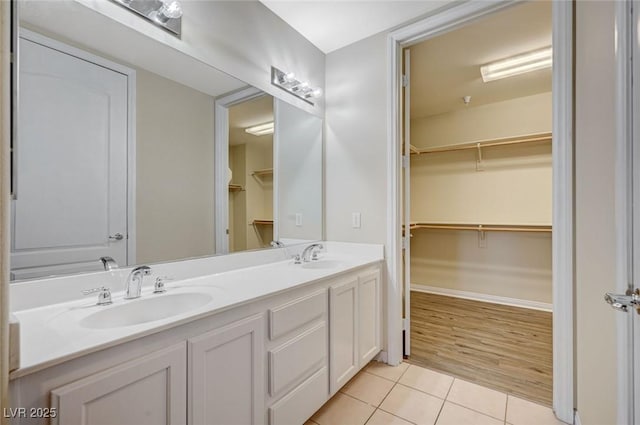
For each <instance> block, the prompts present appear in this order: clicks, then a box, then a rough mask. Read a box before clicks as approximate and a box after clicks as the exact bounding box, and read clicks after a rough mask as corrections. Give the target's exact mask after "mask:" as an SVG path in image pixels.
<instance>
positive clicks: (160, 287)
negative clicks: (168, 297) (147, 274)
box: [153, 276, 173, 294]
mask: <svg viewBox="0 0 640 425" xmlns="http://www.w3.org/2000/svg"><path fill="white" fill-rule="evenodd" d="M170 280H173V278H172V277H169V276H158V277H156V283H155V284H154V285H153V293H154V294H162V293H163V292H167V290H166V289H165V288H164V283H165V282H167V281H170Z"/></svg>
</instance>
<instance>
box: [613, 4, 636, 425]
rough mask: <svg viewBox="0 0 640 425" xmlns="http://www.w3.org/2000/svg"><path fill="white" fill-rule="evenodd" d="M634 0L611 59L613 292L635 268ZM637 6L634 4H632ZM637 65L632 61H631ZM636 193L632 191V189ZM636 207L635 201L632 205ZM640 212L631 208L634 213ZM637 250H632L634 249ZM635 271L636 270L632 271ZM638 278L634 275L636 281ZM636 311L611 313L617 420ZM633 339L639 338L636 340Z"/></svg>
mask: <svg viewBox="0 0 640 425" xmlns="http://www.w3.org/2000/svg"><path fill="white" fill-rule="evenodd" d="M634 3H635V4H636V5H637V1H633V0H624V1H619V2H616V5H615V26H616V28H617V37H616V46H615V52H616V55H615V56H616V58H615V61H616V63H615V67H616V75H615V90H616V93H615V108H616V111H615V117H616V118H615V119H616V123H615V126H616V136H615V137H616V141H615V143H616V174H615V182H616V185H615V188H616V189H615V222H616V278H615V292H617V293H620V294H624V293H625V292H626V291H627V290H628V289H631V290H633V287H634V282H633V279H634V273H633V264H634V258H633V255H632V253H633V252H634V249H633V245H634V235H633V234H632V232H636V234H637V232H638V230H639V229H638V227H637V225H638V224H639V223H638V221H637V218H636V219H635V220H634V205H633V204H634V198H635V195H636V193H637V188H634V185H633V181H634V174H635V175H636V176H637V175H638V173H640V158H638V153H639V152H638V150H639V149H637V148H636V149H634V148H635V147H637V146H638V142H639V141H640V140H638V135H637V133H638V132H637V131H636V129H637V126H638V125H640V123H639V122H636V123H634V120H633V112H634V109H635V108H637V106H638V104H637V103H636V99H638V100H640V90H639V88H638V87H637V86H634V85H633V84H632V78H633V74H634V73H635V70H634V66H633V65H632V58H633V57H634V56H635V57H636V58H638V57H640V55H639V53H640V50H639V49H638V46H637V45H636V43H635V42H634V40H635V37H634V32H635V30H636V28H634V22H633V14H632V12H631V8H632V5H633V4H634ZM636 10H637V9H636ZM636 66H637V65H636ZM634 192H636V193H634ZM635 209H638V206H637V205H636V208H635ZM638 212H639V211H636V214H638ZM636 255H637V254H636ZM636 273H637V272H636ZM637 280H638V279H637V278H636V281H637ZM635 314H636V313H635V312H633V309H632V312H630V313H628V314H616V342H617V347H616V348H617V363H618V366H617V388H618V397H617V400H618V403H617V412H618V418H617V421H618V423H621V424H622V423H628V424H631V423H635V422H634V416H635V415H637V414H638V412H635V409H634V401H635V400H634V392H635V391H634V375H635V374H637V373H638V372H635V373H634V372H633V371H634V369H635V368H634V355H633V353H634V337H633V335H634V330H633V316H634V315H635ZM635 344H636V345H637V344H638V341H636V342H635Z"/></svg>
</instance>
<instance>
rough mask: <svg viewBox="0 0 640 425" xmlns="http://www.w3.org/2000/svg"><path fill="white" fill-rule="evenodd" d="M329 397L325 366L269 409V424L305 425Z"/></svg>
mask: <svg viewBox="0 0 640 425" xmlns="http://www.w3.org/2000/svg"><path fill="white" fill-rule="evenodd" d="M328 397H329V374H328V372H327V368H326V366H325V367H323V368H322V369H320V370H319V371H317V372H316V373H314V374H313V375H312V376H311V377H309V378H308V379H307V380H306V381H304V382H303V383H302V384H300V385H298V386H297V387H296V388H294V389H293V390H291V391H290V392H289V393H288V394H287V395H286V396H284V397H283V398H282V399H281V400H279V401H278V402H277V403H276V404H274V405H273V406H271V408H269V424H270V425H292V424H303V423H305V421H306V420H307V419H309V418H310V417H311V415H313V414H314V413H315V411H316V410H318V409H319V408H320V407H321V406H322V405H323V404H324V402H325V401H327V398H328Z"/></svg>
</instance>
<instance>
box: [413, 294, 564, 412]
mask: <svg viewBox="0 0 640 425" xmlns="http://www.w3.org/2000/svg"><path fill="white" fill-rule="evenodd" d="M551 343H552V334H551V313H549V312H544V311H537V310H531V309H526V308H518V307H510V306H504V305H498V304H491V303H486V302H479V301H471V300H464V299H460V298H453V297H447V296H442V295H433V294H425V293H422V292H411V356H410V357H409V361H410V362H411V363H416V364H419V365H422V366H425V367H428V368H431V369H435V370H440V371H442V372H446V373H448V374H451V375H455V376H458V377H460V378H462V379H464V380H467V381H472V382H476V383H478V384H480V385H484V386H487V387H490V388H494V389H496V390H499V391H503V392H507V393H510V394H513V395H516V396H518V397H522V398H525V399H529V400H531V401H535V402H538V403H542V404H545V405H548V406H550V405H551V391H552V350H551Z"/></svg>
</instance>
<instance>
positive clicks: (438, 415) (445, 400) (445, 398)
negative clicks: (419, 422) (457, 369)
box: [433, 375, 456, 425]
mask: <svg viewBox="0 0 640 425" xmlns="http://www.w3.org/2000/svg"><path fill="white" fill-rule="evenodd" d="M446 376H449V375H446ZM455 382H456V378H453V380H452V381H451V384H450V385H449V389H448V390H447V393H446V394H445V396H444V399H443V400H442V405H441V406H440V410H438V414H437V415H436V420H435V422H434V423H433V425H437V424H438V420H439V419H440V415H441V414H442V410H443V409H444V405H445V403H446V402H447V397H449V393H450V392H451V388H453V384H454V383H455Z"/></svg>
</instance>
